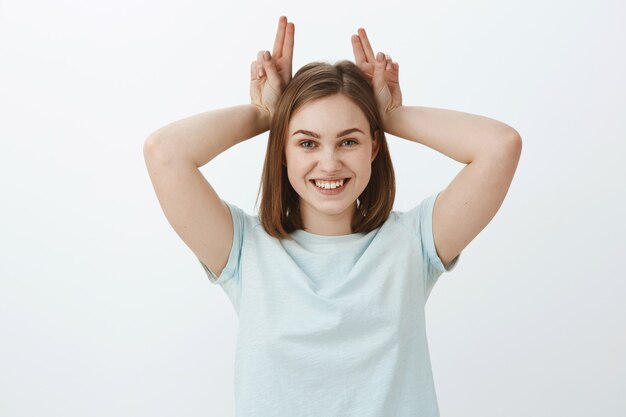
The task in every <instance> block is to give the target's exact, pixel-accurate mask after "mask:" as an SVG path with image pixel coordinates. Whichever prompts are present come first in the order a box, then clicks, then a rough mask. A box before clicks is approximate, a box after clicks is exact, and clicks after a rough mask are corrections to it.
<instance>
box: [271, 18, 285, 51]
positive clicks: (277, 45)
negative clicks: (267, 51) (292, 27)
mask: <svg viewBox="0 0 626 417" xmlns="http://www.w3.org/2000/svg"><path fill="white" fill-rule="evenodd" d="M286 29H287V18H286V17H285V16H281V17H280V18H278V29H277V30H276V38H275V39H274V49H273V50H272V54H273V55H274V56H275V57H276V58H280V57H281V55H282V51H283V42H284V39H285V32H286Z"/></svg>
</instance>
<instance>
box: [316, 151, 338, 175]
mask: <svg viewBox="0 0 626 417" xmlns="http://www.w3.org/2000/svg"><path fill="white" fill-rule="evenodd" d="M318 166H319V168H320V170H321V171H323V172H327V173H334V172H337V171H339V170H341V167H342V164H341V156H340V155H339V152H337V151H336V150H335V149H330V148H327V149H326V150H325V151H324V152H322V153H321V155H320V159H319V161H318Z"/></svg>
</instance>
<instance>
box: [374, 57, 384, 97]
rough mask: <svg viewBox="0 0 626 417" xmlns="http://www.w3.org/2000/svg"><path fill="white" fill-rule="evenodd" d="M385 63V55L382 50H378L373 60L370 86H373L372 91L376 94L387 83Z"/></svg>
mask: <svg viewBox="0 0 626 417" xmlns="http://www.w3.org/2000/svg"><path fill="white" fill-rule="evenodd" d="M386 64H387V61H385V55H384V54H383V53H382V52H379V53H378V54H377V55H376V60H375V61H374V77H373V78H372V86H373V87H374V91H375V92H376V94H377V95H378V94H379V93H380V92H381V90H383V89H384V88H385V86H386V85H387V83H386V82H385V65H386Z"/></svg>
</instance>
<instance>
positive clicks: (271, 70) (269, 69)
mask: <svg viewBox="0 0 626 417" xmlns="http://www.w3.org/2000/svg"><path fill="white" fill-rule="evenodd" d="M262 69H263V73H264V74H265V75H267V81H268V82H269V83H270V86H272V88H273V89H274V90H275V91H280V90H281V87H280V86H281V83H282V80H281V79H280V77H279V75H278V70H277V69H276V63H275V62H274V60H272V56H271V55H270V53H269V51H265V54H263V58H262Z"/></svg>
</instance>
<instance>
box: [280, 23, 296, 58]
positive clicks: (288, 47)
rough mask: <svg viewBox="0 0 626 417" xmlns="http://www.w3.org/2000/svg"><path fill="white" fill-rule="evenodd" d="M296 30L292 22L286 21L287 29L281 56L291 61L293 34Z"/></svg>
mask: <svg viewBox="0 0 626 417" xmlns="http://www.w3.org/2000/svg"><path fill="white" fill-rule="evenodd" d="M295 32H296V27H295V25H294V24H293V23H287V29H286V33H285V38H284V40H283V51H282V56H283V57H285V58H287V60H288V61H290V62H291V60H292V57H293V35H294V33H295Z"/></svg>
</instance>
